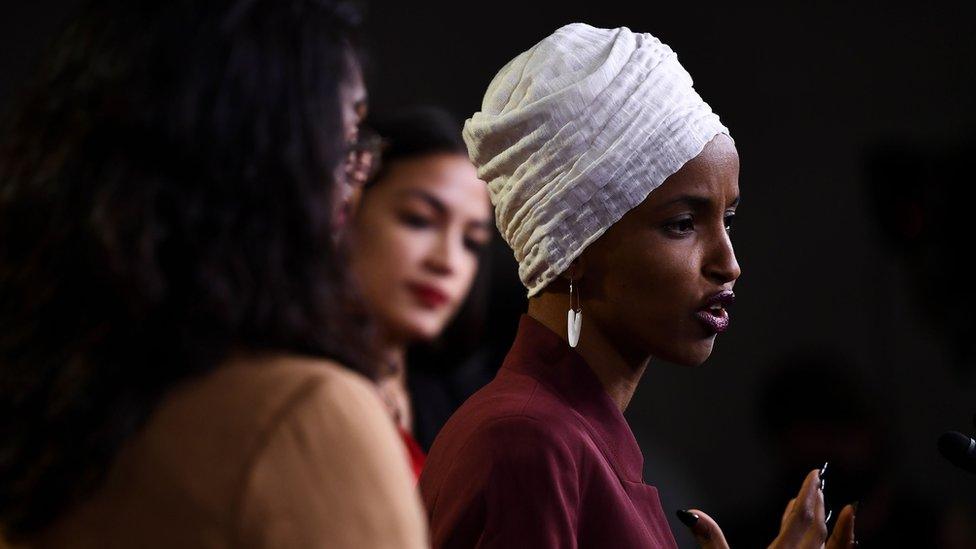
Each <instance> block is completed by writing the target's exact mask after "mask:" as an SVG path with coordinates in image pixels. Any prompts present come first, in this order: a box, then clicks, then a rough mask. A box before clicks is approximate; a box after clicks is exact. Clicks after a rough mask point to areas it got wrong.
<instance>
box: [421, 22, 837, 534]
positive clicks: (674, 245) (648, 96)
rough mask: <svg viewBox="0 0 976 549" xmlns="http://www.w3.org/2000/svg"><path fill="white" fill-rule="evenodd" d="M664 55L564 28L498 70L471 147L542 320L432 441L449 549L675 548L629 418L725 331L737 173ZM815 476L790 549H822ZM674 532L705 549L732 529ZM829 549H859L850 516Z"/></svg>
mask: <svg viewBox="0 0 976 549" xmlns="http://www.w3.org/2000/svg"><path fill="white" fill-rule="evenodd" d="M728 134H729V132H728V129H727V128H725V126H723V125H722V123H721V122H720V121H719V118H718V116H716V115H715V114H714V113H713V112H712V111H711V109H710V108H709V106H708V105H707V104H706V103H705V102H704V101H703V100H702V99H701V97H700V96H699V95H698V93H697V92H695V90H694V88H693V87H692V81H691V77H690V76H689V75H688V73H687V72H686V71H685V70H684V68H682V66H681V65H680V64H679V63H678V60H677V57H676V55H675V54H674V52H673V51H672V50H671V49H670V48H668V46H666V45H664V44H662V43H661V42H660V41H659V40H658V39H656V38H654V37H653V36H651V35H650V34H638V33H633V32H631V31H630V30H629V29H627V28H619V29H597V28H593V27H590V26H588V25H583V24H573V25H568V26H565V27H563V28H560V29H559V30H557V31H556V32H555V33H554V34H552V35H551V36H549V37H547V38H546V39H544V40H543V41H541V42H539V43H538V44H536V45H535V46H533V47H532V48H531V49H529V50H527V51H526V52H524V53H522V54H521V55H519V56H517V57H516V58H515V59H513V60H512V61H511V62H509V63H508V64H507V65H505V67H503V68H502V69H501V71H499V73H498V74H497V75H496V76H495V78H494V80H492V82H491V84H490V85H489V87H488V91H487V92H486V94H485V97H484V102H483V104H482V109H481V111H480V112H477V113H475V114H474V115H473V116H472V117H471V118H470V119H469V120H468V121H467V122H466V124H465V127H464V138H465V141H466V143H467V145H468V152H469V155H470V156H471V159H472V161H473V162H474V163H475V165H476V166H477V167H478V175H479V177H480V178H481V179H483V180H485V181H487V182H488V186H489V191H490V193H491V198H492V202H493V204H494V205H495V213H496V217H497V225H498V228H499V230H500V232H501V234H502V236H503V237H504V238H505V240H506V241H507V242H508V244H509V245H510V246H511V247H512V250H513V251H514V252H515V257H516V259H517V260H518V262H519V276H520V278H521V280H522V282H523V283H524V284H525V286H526V288H527V289H528V295H529V310H528V314H527V315H523V317H522V319H521V322H520V325H519V331H518V335H517V336H516V340H515V343H514V344H513V347H512V349H511V351H510V352H509V354H508V356H507V357H506V359H505V363H504V365H503V366H502V368H501V370H500V372H499V374H498V376H497V377H496V378H495V379H494V380H493V381H492V382H491V383H490V384H488V385H487V386H486V387H485V388H483V389H482V390H481V391H479V392H478V393H477V394H475V395H474V396H473V397H472V398H471V399H469V400H468V401H467V402H466V403H465V404H464V405H463V406H462V407H461V408H460V409H459V410H458V411H457V413H455V414H454V416H453V417H452V418H451V419H450V421H449V422H448V423H447V425H445V427H444V429H443V430H442V431H441V433H440V434H439V435H438V437H437V439H436V440H435V442H434V445H433V447H432V448H431V452H430V456H429V458H428V461H427V467H426V469H425V471H424V473H423V475H422V477H421V481H420V488H421V492H422V494H423V498H424V502H425V504H426V506H427V509H428V514H429V517H430V519H431V534H432V538H433V542H434V546H435V547H472V546H478V547H496V546H497V547H514V546H525V547H577V546H584V547H593V546H600V547H675V541H674V538H673V536H672V534H671V531H670V529H669V528H668V525H667V522H666V520H665V517H664V513H663V510H662V509H661V504H660V500H659V499H658V495H657V490H656V489H655V488H654V487H652V486H648V485H646V484H644V483H643V480H642V469H643V456H642V455H641V452H640V448H639V447H638V446H637V442H636V441H635V440H634V436H633V434H632V433H631V431H630V428H629V427H628V425H627V423H626V421H625V420H624V417H623V411H624V410H625V409H626V407H627V405H628V403H629V402H630V399H631V397H632V396H633V394H634V390H635V389H636V387H637V383H638V382H639V380H640V378H641V376H642V375H643V373H644V371H645V370H646V369H647V367H648V364H650V363H651V362H652V360H653V359H656V358H659V359H663V360H666V361H668V362H671V363H675V364H681V365H688V366H696V365H699V364H701V363H702V362H704V361H705V360H706V359H707V358H708V356H709V354H710V353H711V350H712V346H713V344H714V342H715V338H716V335H717V334H718V333H721V332H724V331H725V330H726V329H727V328H728V326H729V316H728V313H727V311H726V307H728V306H729V305H731V303H732V302H733V300H734V294H733V292H732V287H733V285H734V284H735V281H736V280H737V279H738V277H739V274H740V269H739V265H738V263H737V261H736V258H735V253H734V252H733V249H732V243H731V240H730V238H729V231H730V230H731V224H732V219H733V218H734V216H735V211H736V208H737V206H738V202H739V188H738V173H739V160H738V154H737V153H736V149H735V146H734V144H733V142H732V140H731V138H730V137H729V135H728ZM819 486H820V479H819V473H818V471H816V470H814V471H811V472H810V474H809V475H808V476H807V479H806V480H805V481H804V483H803V487H802V488H801V490H800V493H799V495H798V496H797V498H796V499H795V500H794V501H793V502H791V504H790V506H789V508H788V510H787V512H786V513H785V514H784V517H783V522H782V525H783V528H782V530H781V532H780V536H779V537H778V538H777V539H776V540H774V542H773V546H776V547H822V546H823V544H824V539H825V538H826V535H827V531H826V527H825V525H824V504H823V495H822V492H821V490H820V489H819ZM679 516H681V517H682V520H683V521H685V522H686V523H689V524H690V526H691V527H692V531H693V532H694V533H695V535H696V537H697V538H698V539H699V540H700V542H701V543H702V544H703V545H705V546H708V547H724V546H725V541H724V538H723V537H722V535H721V531H720V530H719V529H718V526H717V525H716V524H715V523H714V521H712V520H711V519H710V518H709V517H708V516H707V515H705V514H704V513H701V512H700V511H697V510H690V511H681V512H679ZM837 524H838V527H837V528H835V532H836V534H835V535H834V536H832V537H831V539H830V540H828V541H827V546H828V547H845V546H848V545H850V544H852V543H853V509H852V508H851V507H850V506H848V507H845V508H844V510H843V511H842V512H841V514H840V516H839V517H838V523H837Z"/></svg>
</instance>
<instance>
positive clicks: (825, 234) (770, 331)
mask: <svg viewBox="0 0 976 549" xmlns="http://www.w3.org/2000/svg"><path fill="white" fill-rule="evenodd" d="M74 3H75V2H73V1H69V0H45V1H37V2H30V3H26V2H24V3H16V4H14V3H8V5H5V6H4V9H3V17H2V18H0V102H2V103H0V105H2V106H4V107H6V106H7V105H9V104H10V102H11V99H12V98H13V97H14V96H15V94H16V93H17V91H18V89H19V87H20V86H21V84H22V82H23V81H24V80H25V78H27V77H28V76H29V75H30V73H31V69H32V66H33V64H34V63H35V61H36V59H37V56H38V55H39V53H40V51H41V49H42V47H43V45H44V44H45V43H46V42H47V40H49V39H50V38H51V36H52V35H53V33H54V32H55V31H56V29H57V28H58V27H59V25H60V23H61V22H62V21H63V20H64V19H65V18H66V16H67V15H68V14H69V13H70V8H71V7H72V6H73V5H74ZM970 6H971V3H962V2H958V3H928V4H923V3H916V4H901V5H894V4H890V3H878V4H877V5H867V4H864V3H859V4H858V5H853V6H852V5H847V3H840V2H836V3H819V4H817V3H781V4H779V5H776V4H772V3H769V4H768V5H766V6H762V7H760V6H759V5H752V6H745V5H740V3H732V2H722V3H706V2H700V3H690V2H686V3H674V2H672V3H664V2H633V1H631V2H617V1H609V0H606V1H601V2H549V3H547V2H526V1H522V2H501V1H495V2H480V3H471V2H454V3H435V2H390V3H380V2H374V3H371V4H370V5H368V10H367V19H366V38H367V42H368V44H369V51H370V64H369V70H368V73H369V74H368V76H369V78H368V79H369V90H370V96H371V109H372V110H373V111H377V112H389V111H391V110H395V109H397V108H398V107H400V106H403V105H410V104H417V103H425V104H437V105H441V106H443V107H446V108H447V109H448V110H450V111H451V112H453V113H454V114H455V115H456V116H457V117H458V118H459V119H461V120H463V119H464V118H467V117H468V116H470V114H471V113H473V112H475V111H476V110H477V109H478V108H479V105H480V102H481V96H482V94H483V92H484V90H485V88H486V87H487V85H488V82H489V81H490V80H491V78H492V76H493V75H494V74H495V72H496V71H497V70H498V69H499V68H501V66H502V65H503V64H504V63H505V62H507V61H508V60H510V59H511V58H512V57H514V56H515V55H517V54H518V53H520V52H522V51H524V50H525V49H528V48H529V47H531V46H532V45H533V44H534V43H536V42H538V41H539V40H541V39H542V38H544V37H545V36H547V35H548V34H550V33H551V32H552V31H554V30H555V29H556V28H558V27H559V26H561V25H563V24H566V23H570V22H575V21H582V22H586V23H589V24H592V25H595V26H601V27H617V26H627V27H630V28H631V29H632V30H635V31H640V32H650V33H652V34H654V35H655V36H657V37H659V38H660V39H661V40H662V41H664V42H665V43H667V44H669V45H670V46H671V47H672V48H673V49H674V50H675V51H676V52H677V53H678V56H679V59H680V60H681V62H682V64H683V65H684V66H685V67H686V68H687V69H688V71H689V72H690V73H691V74H692V76H693V77H694V78H695V86H696V88H697V89H698V91H699V93H700V94H701V95H702V97H704V98H705V100H706V101H708V102H709V104H710V105H711V106H712V108H713V109H714V110H715V111H716V112H717V113H718V114H719V115H720V116H721V118H722V120H723V122H724V123H725V124H726V125H727V126H728V127H729V128H730V129H731V132H732V136H733V137H734V139H735V140H736V145H737V147H738V150H739V154H740V157H741V165H742V172H741V178H740V188H741V192H742V204H741V206H740V208H739V210H738V216H737V220H736V223H737V225H736V227H735V230H734V233H733V234H734V237H733V241H734V243H735V245H736V252H737V255H738V260H739V263H740V265H741V267H742V272H743V274H742V277H741V278H740V280H739V282H738V283H737V285H736V294H737V298H738V299H737V303H736V305H735V306H734V308H733V309H732V310H731V315H732V324H731V329H730V330H729V331H728V332H727V333H726V334H723V335H722V336H720V337H719V339H718V342H717V344H716V348H715V351H714V353H713V355H712V357H711V358H710V359H709V360H708V362H706V363H705V365H703V366H702V367H700V368H695V369H689V368H681V367H677V366H674V365H670V364H665V363H660V362H655V363H652V364H651V366H650V367H649V368H648V371H647V374H646V375H645V378H644V380H643V382H642V385H641V387H640V389H639V390H638V393H637V395H636V397H635V399H634V401H633V403H632V405H631V408H630V409H629V410H628V417H629V419H630V420H631V424H632V426H633V429H634V432H635V434H636V435H637V437H638V440H639V441H640V442H641V445H642V448H643V449H644V452H645V458H646V467H645V469H646V476H647V480H648V482H650V483H651V484H655V485H657V486H658V487H659V488H660V489H661V494H662V500H663V502H664V506H665V510H666V512H667V513H668V514H669V515H671V516H672V517H673V510H674V509H677V508H679V507H680V508H684V507H692V506H693V507H699V508H702V509H704V510H706V511H708V512H709V513H710V514H711V515H712V516H713V517H716V518H717V519H718V520H719V522H720V524H722V525H723V526H726V525H728V526H727V529H728V530H729V533H730V536H739V537H738V538H735V537H733V539H732V540H731V541H732V544H733V547H735V546H736V541H737V539H739V540H750V541H749V543H752V538H750V537H749V533H748V532H749V527H748V525H747V523H749V522H750V521H752V520H755V521H760V522H763V523H767V524H768V525H769V527H770V528H773V530H775V527H776V526H777V525H778V522H779V514H778V512H776V513H771V512H770V511H767V509H772V508H779V509H781V508H782V507H783V506H784V505H785V504H786V500H785V499H778V498H782V497H783V496H781V495H780V494H781V493H784V490H785V491H786V493H789V492H793V491H795V490H796V489H798V488H799V485H800V481H801V480H802V475H801V476H800V477H790V476H789V475H786V474H785V473H784V471H786V467H787V465H786V463H788V462H795V461H796V459H794V458H797V456H786V455H783V454H782V451H783V446H782V445H781V444H780V445H777V444H774V443H773V442H772V441H771V439H770V437H769V436H767V434H768V431H767V430H766V428H765V427H764V425H765V424H767V423H769V420H770V418H769V417H768V414H769V413H770V412H769V410H770V409H769V408H768V407H767V408H763V407H761V406H760V402H762V398H763V397H762V395H763V387H764V386H765V383H766V381H765V380H767V379H768V378H769V376H770V372H771V371H772V370H774V369H775V370H778V371H782V370H783V369H789V368H791V367H793V365H795V364H798V363H800V362H803V361H804V360H813V361H814V362H817V361H819V362H817V363H818V364H821V365H823V366H824V368H825V369H826V371H828V372H833V373H828V374H824V375H820V374H819V373H818V370H817V369H816V368H813V369H812V370H811V371H810V372H808V373H807V374H803V375H798V376H797V380H798V381H797V380H794V382H798V383H799V384H800V385H801V386H802V387H801V388H800V389H798V390H797V391H796V393H795V394H792V393H787V394H786V398H784V399H781V400H782V402H779V404H778V406H780V408H782V409H784V412H783V413H784V415H787V416H788V415H790V414H794V413H795V414H796V415H798V416H803V417H806V416H810V415H813V416H817V415H818V414H820V411H823V417H826V418H828V420H826V421H830V419H829V418H831V417H833V414H832V413H831V410H833V409H842V410H843V409H846V403H845V402H844V401H846V400H851V399H853V400H856V401H858V409H866V410H870V412H865V413H864V414H862V416H864V415H866V416H869V417H870V418H872V419H871V421H872V422H874V423H871V422H868V423H869V425H870V429H869V430H873V431H875V432H881V433H883V434H882V435H878V436H879V437H882V436H889V437H890V441H891V443H890V446H889V447H887V448H886V450H885V451H884V452H883V455H881V456H875V458H876V459H879V460H881V462H883V463H884V465H885V467H882V464H881V462H879V465H878V467H879V469H884V471H885V473H884V474H883V477H884V478H883V480H882V481H879V484H880V485H883V486H885V487H886V488H884V489H879V490H880V491H878V490H876V491H874V492H872V493H869V494H855V495H858V497H864V503H863V505H864V509H863V514H864V516H865V520H866V521H868V515H869V514H872V512H871V511H870V510H869V506H873V509H874V511H873V514H875V515H877V516H878V517H880V518H877V519H876V521H880V523H879V524H882V525H885V526H886V527H887V528H892V529H893V528H897V529H899V530H900V531H913V530H919V531H922V530H924V531H925V532H929V530H930V529H929V526H926V525H925V524H928V522H926V521H929V519H924V520H923V519H922V518H919V519H918V521H919V524H917V525H916V524H915V520H916V517H917V516H918V517H923V516H934V517H936V518H935V519H934V520H935V524H936V526H935V528H936V530H937V531H938V532H940V533H938V534H934V535H938V536H941V537H938V538H931V537H926V538H924V539H926V540H934V541H932V543H933V545H938V546H946V547H948V546H951V543H952V542H951V538H952V536H954V535H960V534H958V532H957V530H958V529H959V526H958V524H959V523H960V521H962V522H965V521H967V520H968V522H969V524H972V523H973V522H976V514H974V513H976V504H974V501H976V476H973V475H968V476H967V474H965V473H963V472H961V471H958V470H955V469H953V468H952V467H951V466H950V465H948V464H947V463H945V462H944V461H943V460H942V459H941V457H940V456H939V455H938V453H937V451H936V449H935V440H936V439H937V437H938V435H939V434H940V433H941V432H943V431H944V430H947V429H954V430H960V431H966V432H969V433H972V431H973V430H974V428H973V425H972V421H973V419H972V416H973V413H974V412H976V381H974V370H976V353H974V348H976V345H974V342H973V339H974V337H976V336H974V333H973V329H974V328H976V321H974V318H976V317H974V315H976V307H974V305H976V303H974V302H973V300H972V297H973V296H974V295H976V267H973V262H972V261H969V260H970V259H972V258H973V257H974V255H976V246H974V244H973V232H974V231H973V228H974V227H976V225H974V223H976V221H974V220H976V215H974V214H976V200H974V199H976V194H974V191H973V185H974V183H976V181H974V176H973V170H972V168H971V164H972V162H973V160H976V157H974V156H973V155H972V154H970V153H971V152H972V151H973V146H972V145H973V134H972V130H973V129H974V128H976V61H974V59H976V23H974V19H973V17H974V15H976V13H974V11H976V10H974V9H973V8H972V7H970ZM491 265H492V270H493V273H494V279H493V281H494V283H493V285H492V292H491V294H490V299H491V300H492V301H493V302H494V303H495V305H496V306H495V307H494V308H493V311H494V313H493V317H492V318H491V329H492V331H493V333H494V334H496V339H500V340H502V341H503V342H504V340H505V337H506V334H508V333H510V332H511V330H512V329H513V328H514V324H515V322H516V320H517V319H516V318H515V316H514V314H513V313H514V312H517V311H519V310H521V309H524V292H523V291H522V290H521V289H520V288H519V287H518V286H516V285H515V284H516V283H517V279H516V278H515V274H514V262H513V260H512V259H511V257H510V252H508V251H507V250H505V249H504V248H503V247H502V246H498V252H497V253H496V254H495V257H493V258H492V261H491ZM498 334H501V335H498ZM809 357H818V358H815V359H810V358H809ZM846 378H850V380H851V383H853V384H854V387H856V390H855V391H854V392H853V396H852V395H851V394H850V393H844V392H843V391H841V392H839V393H832V392H831V388H832V387H834V386H836V385H837V383H839V382H838V381H837V380H844V379H846ZM841 384H842V383H841ZM780 393H781V394H782V391H781V392H780ZM790 408H792V410H790ZM840 416H841V417H845V416H843V413H841V414H840ZM862 416H858V417H862ZM863 423H864V422H861V424H859V425H860V426H861V427H864V425H863ZM823 440H824V447H823V449H822V457H819V458H817V460H819V461H824V460H827V459H832V456H834V455H836V454H842V453H843V452H842V451H841V450H840V449H839V448H838V447H837V446H836V445H838V444H842V442H841V441H839V440H838V439H835V438H831V436H830V435H826V436H824V437H823ZM848 442H849V441H848ZM844 444H846V443H844ZM800 459H806V455H805V454H804V456H803V457H801V458H800ZM873 459H874V458H873ZM842 461H843V460H842ZM819 465H820V463H814V462H813V460H812V459H811V460H809V462H808V463H805V464H804V466H806V467H807V468H808V469H812V468H814V467H816V466H819ZM842 474H843V472H842V471H839V472H838V475H842ZM784 477H786V480H787V482H789V484H790V485H789V486H786V487H785V488H784V485H783V482H784V481H783V478H784ZM828 478H829V477H828ZM840 478H842V477H838V482H841V480H840ZM828 482H829V481H828ZM836 489H837V490H843V487H837V488H836ZM830 492H831V487H830V486H828V498H829V497H830ZM853 492H856V490H854V491H853ZM853 492H852V493H853ZM845 493H846V492H845ZM896 493H897V494H907V499H908V500H909V501H911V502H912V505H914V507H912V510H913V512H912V513H908V512H907V511H906V512H905V513H904V516H902V515H899V513H898V512H896V511H897V510H893V509H892V507H894V506H896V505H900V504H899V503H897V502H898V501H900V500H899V498H898V497H895V496H894V495H892V494H896ZM842 503H845V502H836V504H837V505H836V507H838V508H839V506H840V504H842ZM916 507H917V509H916ZM916 510H917V512H918V513H920V514H918V515H916V514H914V512H915V511H916ZM860 516H861V515H859V517H860ZM895 517H900V518H898V522H897V523H895V522H893V521H895ZM669 518H670V517H669ZM872 520H875V519H872ZM922 523H925V524H922ZM869 526H870V524H868V523H867V522H866V523H865V528H867V527H869ZM859 527H860V523H859ZM964 529H965V528H963V530H964ZM673 530H674V531H675V534H676V536H677V537H678V540H679V544H680V545H682V546H692V542H691V540H690V538H689V537H687V534H685V532H684V530H683V527H682V526H681V525H680V524H678V523H677V522H676V521H675V522H673ZM954 532H956V533H954ZM920 535H926V536H927V535H928V534H927V533H925V534H920ZM768 541H769V539H766V542H768ZM926 543H928V542H926ZM740 546H746V545H740Z"/></svg>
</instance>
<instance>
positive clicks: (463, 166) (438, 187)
mask: <svg viewBox="0 0 976 549" xmlns="http://www.w3.org/2000/svg"><path fill="white" fill-rule="evenodd" d="M380 185H389V190H390V192H391V195H392V197H393V198H394V199H395V200H397V201H399V200H406V199H419V200H425V198H432V199H434V200H435V201H436V202H438V203H440V205H442V206H443V207H444V208H445V209H449V210H451V211H452V212H455V213H458V214H462V215H464V216H467V217H470V218H473V219H477V220H483V219H485V218H487V217H490V215H491V210H490V203H489V200H488V189H487V186H486V185H485V183H484V182H483V181H481V180H480V179H478V176H477V172H476V171H475V168H474V166H473V165H471V162H470V161H469V160H468V159H467V157H465V156H463V155H457V154H441V155H429V156H424V157H418V158H416V159H405V160H399V161H397V162H395V163H394V164H393V165H391V166H390V170H389V173H388V174H387V176H386V177H384V182H382V183H380Z"/></svg>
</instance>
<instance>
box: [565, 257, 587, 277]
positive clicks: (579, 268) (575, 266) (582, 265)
mask: <svg viewBox="0 0 976 549" xmlns="http://www.w3.org/2000/svg"><path fill="white" fill-rule="evenodd" d="M585 273H586V260H585V259H584V258H583V256H582V255H581V256H579V257H577V258H576V259H574V260H573V261H572V262H571V263H570V264H569V267H566V269H565V270H564V271H563V274H562V276H563V278H565V279H566V282H569V280H570V279H572V280H573V281H578V280H582V279H583V276H584V274H585Z"/></svg>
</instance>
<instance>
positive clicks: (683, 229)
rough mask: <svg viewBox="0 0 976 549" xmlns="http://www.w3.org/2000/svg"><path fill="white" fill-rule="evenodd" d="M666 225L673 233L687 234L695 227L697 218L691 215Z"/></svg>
mask: <svg viewBox="0 0 976 549" xmlns="http://www.w3.org/2000/svg"><path fill="white" fill-rule="evenodd" d="M664 227H665V228H666V229H668V230H669V231H671V232H673V233H677V234H685V233H687V232H689V231H691V230H693V229H694V228H695V220H694V219H692V218H690V217H688V218H685V219H679V220H677V221H672V222H671V223H668V224H667V225H665V226H664Z"/></svg>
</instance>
